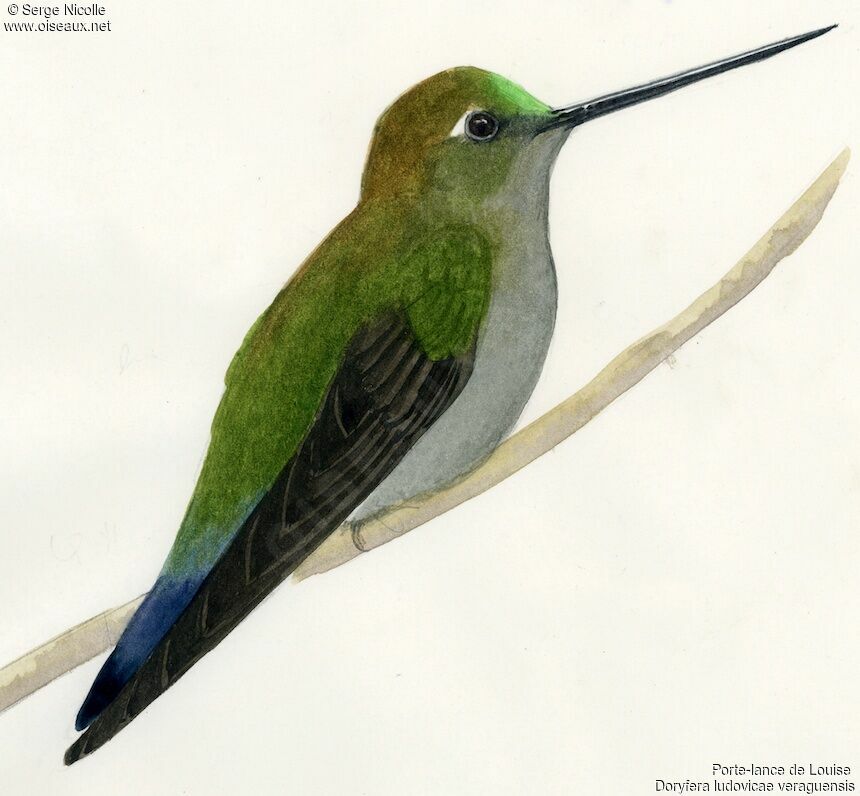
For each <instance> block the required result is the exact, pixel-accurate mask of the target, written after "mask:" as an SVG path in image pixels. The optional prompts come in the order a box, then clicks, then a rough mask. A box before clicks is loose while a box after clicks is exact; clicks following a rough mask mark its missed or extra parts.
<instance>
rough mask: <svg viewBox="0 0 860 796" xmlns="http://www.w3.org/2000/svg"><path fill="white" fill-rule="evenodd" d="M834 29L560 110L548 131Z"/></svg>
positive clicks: (585, 119) (807, 35)
mask: <svg viewBox="0 0 860 796" xmlns="http://www.w3.org/2000/svg"><path fill="white" fill-rule="evenodd" d="M835 27H836V25H831V26H830V27H827V28H820V29H819V30H813V31H811V32H810V33H803V34H801V35H800V36H792V37H791V38H790V39H783V40H782V41H778V42H775V43H774V44H766V45H765V46H764V47H759V48H758V49H757V50H750V51H749V52H745V53H741V54H740V55H733V56H731V57H730V58H724V59H723V60H722V61H714V62H713V63H711V64H705V66H699V67H697V68H696V69H690V70H688V71H686V72H679V73H678V74H676V75H669V76H668V77H662V78H660V79H659V80H653V81H652V82H650V83H644V84H643V85H641V86H635V87H634V88H628V89H625V90H624V91H616V92H614V93H612V94H606V95H605V96H603V97H597V98H595V99H592V100H588V101H587V102H581V103H579V104H577V105H569V106H568V107H566V108H558V109H556V110H554V111H553V114H554V117H555V118H554V120H553V121H552V122H550V124H549V125H548V127H547V129H549V128H552V127H560V126H565V127H576V126H577V125H580V124H583V123H584V122H588V121H591V119H596V118H597V117H598V116H605V115H606V114H607V113H612V112H613V111H619V110H621V109H622V108H629V107H630V106H631V105H636V104H638V103H640V102H645V101H647V100H650V99H654V98H655V97H662V96H663V95H664V94H668V93H669V92H670V91H675V90H676V89H679V88H683V87H684V86H689V85H691V84H692V83H696V82H698V81H699V80H704V79H705V78H706V77H713V76H714V75H719V74H722V73H723V72H728V71H729V70H730V69H736V68H737V67H739V66H746V65H747V64H754V63H755V62H756V61H763V60H764V59H765V58H770V57H771V56H772V55H776V54H777V53H781V52H782V51H783V50H790V49H791V48H792V47H796V46H797V45H798V44H803V42H805V41H809V40H810V39H817V38H818V37H819V36H823V35H824V34H825V33H827V31H829V30H833V28H835Z"/></svg>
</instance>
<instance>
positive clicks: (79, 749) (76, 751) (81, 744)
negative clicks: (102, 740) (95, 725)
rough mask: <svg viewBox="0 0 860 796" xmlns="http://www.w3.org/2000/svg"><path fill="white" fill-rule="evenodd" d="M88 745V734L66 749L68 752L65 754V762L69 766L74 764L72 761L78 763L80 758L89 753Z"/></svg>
mask: <svg viewBox="0 0 860 796" xmlns="http://www.w3.org/2000/svg"><path fill="white" fill-rule="evenodd" d="M86 747H87V744H86V736H85V735H82V736H81V737H80V738H78V740H77V741H75V742H74V743H73V744H72V745H71V746H70V747H69V748H68V749H66V754H64V755H63V762H64V763H65V764H66V765H67V766H70V765H72V763H77V762H78V760H80V759H81V758H82V757H86V756H87V755H88V754H89V752H88V751H87V748H86Z"/></svg>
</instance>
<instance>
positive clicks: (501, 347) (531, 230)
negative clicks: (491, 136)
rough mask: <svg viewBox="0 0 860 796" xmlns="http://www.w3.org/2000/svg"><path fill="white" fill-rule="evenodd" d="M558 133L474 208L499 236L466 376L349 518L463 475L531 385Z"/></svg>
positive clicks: (548, 331)
mask: <svg viewBox="0 0 860 796" xmlns="http://www.w3.org/2000/svg"><path fill="white" fill-rule="evenodd" d="M564 137H565V134H564V133H561V134H558V135H556V136H555V137H549V136H543V137H541V138H540V139H536V142H535V143H534V144H532V145H531V146H529V147H528V148H527V149H526V150H524V153H523V155H522V156H521V157H520V158H519V160H518V162H517V163H516V165H515V167H514V169H512V172H511V176H510V179H509V180H508V181H507V183H506V187H505V190H503V191H501V192H500V193H498V194H497V195H496V196H494V197H493V199H492V200H491V201H490V202H488V203H487V205H486V206H485V207H484V208H482V210H481V212H482V213H483V214H484V216H485V218H484V221H485V223H494V224H503V225H504V228H505V235H504V240H505V241H506V243H505V244H504V246H503V248H502V250H501V251H500V252H499V254H498V261H497V262H495V263H494V266H493V294H492V298H491V300H490V306H489V308H488V310H487V316H486V318H485V320H484V323H483V324H482V327H481V331H480V335H479V338H478V343H477V350H476V355H475V365H474V370H473V372H472V376H471V378H470V379H469V382H468V383H467V385H466V387H465V388H464V389H463V392H462V393H461V394H460V396H459V397H458V398H457V400H456V401H455V402H454V403H453V404H452V405H451V407H450V408H449V409H448V411H447V412H445V414H444V415H442V417H441V418H439V420H438V421H437V422H436V423H435V424H434V425H433V426H432V427H431V428H430V429H429V430H428V431H427V432H426V433H425V434H424V436H422V437H421V439H419V440H418V442H417V443H416V444H415V445H414V446H413V447H412V449H411V450H410V451H409V452H408V453H407V454H406V456H405V457H404V458H403V460H402V461H401V462H400V464H398V465H397V467H396V468H395V469H394V470H393V471H392V472H391V474H390V475H389V476H388V478H386V479H385V480H384V481H383V482H382V483H381V484H380V485H379V486H378V487H377V488H376V490H375V491H374V492H373V493H372V494H371V495H370V496H369V497H368V498H367V500H365V501H364V503H362V504H361V505H360V506H359V507H358V508H357V509H356V510H355V511H354V512H353V513H352V515H351V517H350V519H351V520H353V521H359V520H363V519H366V518H368V517H370V516H372V515H374V514H377V513H378V512H380V511H382V510H383V509H386V508H388V507H390V506H393V505H396V504H398V503H403V502H406V501H408V500H409V499H410V498H412V497H414V496H415V495H417V494H421V493H424V492H428V491H435V490H438V489H440V488H441V487H444V486H445V485H446V484H449V483H451V482H452V481H454V480H456V479H458V478H460V477H462V476H463V475H464V474H466V473H468V472H469V471H471V470H472V469H474V468H475V467H476V466H477V465H478V464H480V462H481V461H482V460H483V459H485V458H486V457H487V456H488V455H489V454H490V453H491V452H492V451H493V450H494V449H495V448H496V446H497V445H498V444H499V442H500V441H501V440H502V439H503V438H504V437H505V436H506V435H507V434H508V433H509V432H510V430H511V429H512V428H513V426H514V425H515V424H516V422H517V419H518V418H519V416H520V414H521V413H522V411H523V408H524V407H525V405H526V402H527V401H528V399H529V397H530V396H531V394H532V391H533V390H534V387H535V385H536V384H537V381H538V378H539V376H540V372H541V369H542V368H543V363H544V360H545V359H546V354H547V350H548V348H549V343H550V339H551V338H552V331H553V327H554V325H555V314H556V306H557V298H558V290H557V284H556V276H555V267H554V265H553V260H552V254H551V252H550V247H549V239H548V227H547V210H548V196H549V175H550V172H551V170H552V164H553V162H554V161H555V156H556V155H557V153H558V150H559V148H560V147H561V144H562V143H563V141H564Z"/></svg>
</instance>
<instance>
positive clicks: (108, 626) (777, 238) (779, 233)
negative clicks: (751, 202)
mask: <svg viewBox="0 0 860 796" xmlns="http://www.w3.org/2000/svg"><path fill="white" fill-rule="evenodd" d="M849 157H850V152H849V150H848V149H845V150H843V151H842V152H841V153H840V155H839V156H838V157H837V158H836V159H835V160H834V161H833V163H831V164H830V165H829V166H828V167H827V168H826V169H825V170H824V172H822V174H821V176H820V177H819V178H818V179H817V180H816V181H815V182H814V183H813V184H812V185H811V186H810V187H809V188H808V189H807V190H806V191H805V192H804V193H803V195H802V196H801V197H800V198H799V199H798V200H797V201H796V202H795V203H794V204H793V205H792V206H791V207H790V208H789V210H788V211H787V212H786V213H785V214H784V215H783V216H782V217H781V218H780V219H779V220H778V221H777V222H776V223H775V224H774V225H773V226H772V227H771V229H770V230H769V231H768V232H767V233H766V234H765V235H764V236H763V237H762V238H761V239H760V240H759V241H758V243H756V244H755V246H753V248H752V249H750V251H749V252H748V253H747V254H746V255H745V256H744V257H743V258H742V259H741V260H740V261H739V262H738V263H737V264H736V265H735V266H734V268H732V269H731V270H730V271H729V272H728V273H727V274H726V275H725V276H724V277H723V278H722V279H721V280H720V281H719V282H718V283H717V284H716V285H714V286H713V287H712V288H711V289H710V290H707V291H706V292H705V293H703V294H702V295H701V296H699V298H697V299H696V300H695V301H694V302H693V303H692V304H690V306H689V307H687V308H686V309H685V310H684V311H683V312H681V313H680V314H679V315H677V316H676V317H675V318H673V319H672V320H671V321H669V322H668V323H667V324H665V325H663V326H661V327H660V328H659V329H656V330H655V331H653V332H651V333H650V334H648V335H646V336H645V337H643V338H642V339H641V340H639V341H638V342H636V343H634V344H633V345H631V346H630V347H629V348H627V349H626V350H625V351H623V352H622V353H621V354H619V355H618V356H617V357H615V359H613V360H612V361H611V362H610V363H609V364H608V365H607V366H606V367H605V368H604V369H603V370H602V371H600V373H598V374H597V376H596V377H595V378H594V379H592V380H591V381H590V382H589V383H588V384H586V385H585V386H584V387H583V388H582V389H581V390H579V391H578V392H577V393H575V394H574V395H572V396H571V397H570V398H568V399H567V400H566V401H563V402H562V403H560V404H559V405H558V406H556V407H555V408H554V409H552V410H551V411H549V412H547V413H546V414H545V415H543V417H541V418H539V419H538V420H536V421H535V422H534V423H532V424H531V425H529V426H527V427H526V428H524V429H523V430H522V431H520V432H518V433H517V434H514V435H513V436H512V437H510V438H509V439H508V440H506V441H505V442H503V443H502V444H501V445H500V446H499V447H498V448H497V449H496V450H495V451H494V452H493V454H492V456H490V457H489V458H488V459H487V460H486V461H485V462H484V463H483V464H482V465H481V466H480V467H479V468H477V469H476V470H474V471H473V472H472V473H471V474H470V475H468V476H467V477H465V478H463V479H462V480H460V481H458V482H457V483H455V484H454V485H452V486H450V487H448V488H447V489H445V490H443V491H440V492H436V493H429V494H427V495H423V496H420V497H417V498H413V499H411V500H409V502H408V504H403V505H401V506H399V507H395V508H394V509H392V510H390V511H387V512H385V513H384V514H382V515H381V516H379V517H377V518H375V519H371V520H369V521H367V522H365V523H363V524H360V525H355V526H353V525H352V524H350V523H345V524H344V525H342V526H341V527H340V528H338V529H337V530H336V531H335V532H334V533H333V534H332V535H331V536H330V537H329V538H328V539H327V540H326V541H325V542H324V543H323V545H322V546H320V547H319V548H318V549H317V550H316V552H315V553H314V554H313V555H312V556H310V557H309V558H308V559H307V560H306V561H305V562H304V563H303V564H302V566H301V567H299V569H298V570H296V572H295V573H293V578H294V579H296V580H303V579H304V578H307V577H309V576H310V575H315V574H318V573H321V572H326V571H328V570H330V569H333V568H334V567H337V566H340V565H341V564H344V563H346V562H347V561H350V560H351V559H353V558H355V557H356V556H358V555H360V554H361V553H363V552H365V551H367V550H370V549H372V548H374V547H379V545H382V544H385V543H386V542H389V541H391V540H392V539H396V538H397V537H398V536H402V535H403V534H404V533H406V532H407V531H410V530H412V529H413V528H417V527H418V526H419V525H423V524H424V523H426V522H428V521H429V520H431V519H433V518H434V517H438V516H439V515H440V514H443V513H444V512H446V511H448V510H450V509H452V508H454V507H455V506H458V505H459V504H460V503H463V502H464V501H466V500H469V499H470V498H473V497H475V496H476V495H480V494H481V493H482V492H485V491H486V490H488V489H489V488H490V487H492V486H495V485H496V484H498V483H500V482H501V481H503V480H504V479H505V478H507V477H508V476H510V475H513V474H514V473H515V472H517V471H518V470H520V469H521V468H523V467H525V466H526V465H527V464H529V462H532V461H534V460H535V459H537V458H538V457H539V456H541V455H543V454H544V453H546V452H547V451H549V450H551V449H552V448H554V447H555V446H556V445H558V444H559V443H560V442H562V441H563V440H565V439H566V438H567V437H569V436H570V435H571V434H573V433H575V432H576V431H578V430H579V429H580V428H582V427H583V426H584V425H585V424H586V423H588V421H589V420H591V419H592V418H593V417H595V416H596V415H597V414H598V413H599V412H600V411H601V410H603V409H604V408H606V407H607V406H608V405H609V404H610V403H612V402H613V401H614V400H615V399H616V398H618V397H619V396H620V395H622V394H623V393H624V392H626V391H627V390H629V389H630V388H631V387H632V386H633V385H634V384H636V383H637V382H639V381H641V380H642V379H643V378H644V377H645V376H646V375H647V374H648V373H650V372H651V371H652V370H654V368H656V367H657V365H659V364H660V363H661V362H663V361H664V360H665V359H666V358H667V357H669V356H670V355H671V354H672V353H674V352H675V351H676V350H677V349H678V348H679V347H680V346H681V345H683V344H684V343H685V342H687V340H689V339H690V338H691V337H693V336H694V335H695V334H697V333H698V332H700V331H701V330H702V329H704V328H705V326H707V325H708V324H709V323H711V322H712V321H714V320H715V319H716V318H718V317H719V316H720V315H722V314H723V313H724V312H726V310H728V309H729V308H730V307H732V306H734V305H735V304H736V303H737V302H738V301H740V300H741V299H742V298H743V297H744V296H746V295H747V294H748V293H749V292H750V291H751V290H752V289H753V288H755V287H756V286H757V285H758V284H759V283H760V282H761V281H762V280H763V279H764V278H765V277H766V276H767V275H768V274H769V273H770V272H771V271H772V270H773V268H774V266H775V265H776V264H777V263H778V262H779V261H780V260H782V259H783V258H784V257H787V256H788V255H789V254H791V253H792V252H793V251H794V250H795V249H796V248H797V247H798V246H799V245H800V244H801V243H802V242H803V241H804V240H805V239H806V237H807V236H808V235H809V233H810V232H812V230H813V229H814V228H815V225H816V224H817V223H818V221H819V220H820V218H821V216H822V214H823V213H824V210H825V208H826V207H827V204H828V202H829V201H830V198H831V197H832V196H833V193H834V192H835V191H836V188H837V186H838V184H839V179H840V178H841V176H842V174H843V173H844V171H845V167H846V166H847V164H848V159H849ZM142 599H143V596H141V597H138V598H136V599H135V600H132V601H131V602H129V603H126V604H125V605H123V606H121V607H119V608H114V609H113V610H110V611H106V612H105V613H103V614H100V615H99V616H97V617H94V618H93V619H90V620H88V621H86V622H84V623H82V624H80V625H77V626H76V627H73V628H72V629H71V630H67V631H66V632H65V633H63V634H62V635H60V636H57V637H56V638H54V639H52V640H51V641H49V642H47V643H46V644H43V645H42V646H40V647H38V648H36V649H34V650H32V651H31V652H29V653H27V654H26V655H24V656H23V657H21V658H19V659H18V660H16V661H13V662H12V663H10V664H9V665H8V666H6V667H4V668H3V669H0V711H2V710H5V709H6V708H8V707H10V706H11V705H14V704H15V703H16V702H18V701H20V700H22V699H24V697H26V696H29V695H30V694H32V693H34V692H35V691H38V690H39V689H40V688H42V686H45V685H47V684H48V683H50V682H51V681H52V680H54V679H55V678H57V677H59V676H60V675H62V674H65V673H66V672H69V671H71V670H72V669H74V668H75V667H76V666H79V665H80V664H82V663H84V662H86V661H88V660H90V658H93V657H95V656H96V655H98V654H100V653H101V652H104V651H105V650H106V649H108V648H110V647H112V646H113V645H114V644H115V643H116V640H117V638H118V637H119V635H120V633H121V632H122V630H123V628H124V627H125V625H126V624H127V622H128V620H129V619H130V618H131V615H132V614H133V613H134V611H135V610H136V608H137V606H138V605H139V604H140V602H141V600H142Z"/></svg>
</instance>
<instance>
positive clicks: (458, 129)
mask: <svg viewBox="0 0 860 796" xmlns="http://www.w3.org/2000/svg"><path fill="white" fill-rule="evenodd" d="M472 110H473V109H472V108H469V110H467V111H466V112H465V113H464V114H463V115H462V116H461V117H460V118H459V119H457V123H456V124H455V125H454V126H453V127H452V128H451V132H450V133H448V138H457V137H458V136H459V137H461V138H465V137H466V119H467V118H469V114H470V113H471V112H472Z"/></svg>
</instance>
